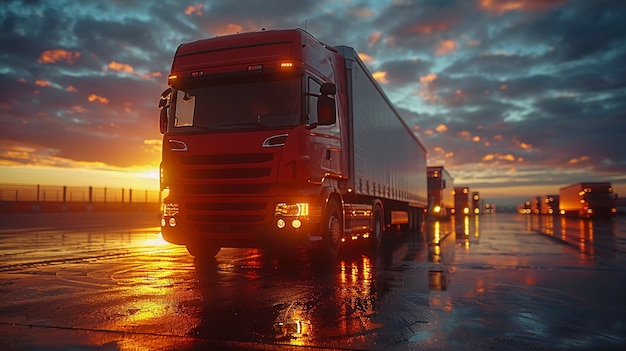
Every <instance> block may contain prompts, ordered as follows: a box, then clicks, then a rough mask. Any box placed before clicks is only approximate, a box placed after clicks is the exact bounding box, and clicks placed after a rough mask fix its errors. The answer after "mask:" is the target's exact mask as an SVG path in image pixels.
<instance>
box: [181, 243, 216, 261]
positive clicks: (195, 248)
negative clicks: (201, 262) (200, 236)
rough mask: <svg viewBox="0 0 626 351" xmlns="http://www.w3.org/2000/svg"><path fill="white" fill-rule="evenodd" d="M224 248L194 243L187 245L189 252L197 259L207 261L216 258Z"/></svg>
mask: <svg viewBox="0 0 626 351" xmlns="http://www.w3.org/2000/svg"><path fill="white" fill-rule="evenodd" d="M221 249H222V248H221V247H219V246H216V245H213V244H206V243H193V244H187V252H189V254H190V255H191V256H193V257H195V258H198V259H206V258H213V257H215V256H216V255H217V254H218V252H220V250H221Z"/></svg>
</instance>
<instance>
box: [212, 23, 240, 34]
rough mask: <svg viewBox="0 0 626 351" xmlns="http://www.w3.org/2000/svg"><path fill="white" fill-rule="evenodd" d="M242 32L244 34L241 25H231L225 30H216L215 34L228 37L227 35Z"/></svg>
mask: <svg viewBox="0 0 626 351" xmlns="http://www.w3.org/2000/svg"><path fill="white" fill-rule="evenodd" d="M241 32H243V27H242V26H241V25H238V24H234V23H229V24H227V25H226V27H225V28H223V29H218V30H216V32H215V34H216V35H227V34H234V33H241Z"/></svg>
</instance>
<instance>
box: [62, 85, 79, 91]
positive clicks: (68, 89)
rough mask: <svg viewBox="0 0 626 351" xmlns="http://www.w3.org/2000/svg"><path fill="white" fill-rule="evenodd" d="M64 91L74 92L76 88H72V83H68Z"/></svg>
mask: <svg viewBox="0 0 626 351" xmlns="http://www.w3.org/2000/svg"><path fill="white" fill-rule="evenodd" d="M65 91H69V92H72V93H75V92H77V91H78V89H76V88H74V86H73V85H68V86H67V88H65Z"/></svg>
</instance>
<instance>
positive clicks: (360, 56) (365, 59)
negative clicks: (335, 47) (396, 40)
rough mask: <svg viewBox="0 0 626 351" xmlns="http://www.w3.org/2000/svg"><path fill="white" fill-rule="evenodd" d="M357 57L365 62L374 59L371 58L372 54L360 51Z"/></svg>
mask: <svg viewBox="0 0 626 351" xmlns="http://www.w3.org/2000/svg"><path fill="white" fill-rule="evenodd" d="M359 58H360V59H361V61H363V62H365V63H370V62H373V61H374V59H372V56H370V55H368V54H364V53H362V52H360V53H359Z"/></svg>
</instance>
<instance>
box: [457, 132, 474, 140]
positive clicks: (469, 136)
mask: <svg viewBox="0 0 626 351" xmlns="http://www.w3.org/2000/svg"><path fill="white" fill-rule="evenodd" d="M458 135H459V136H460V137H461V138H463V139H465V140H470V138H471V137H472V135H471V134H470V132H468V131H467V130H464V131H461V132H459V133H458Z"/></svg>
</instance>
